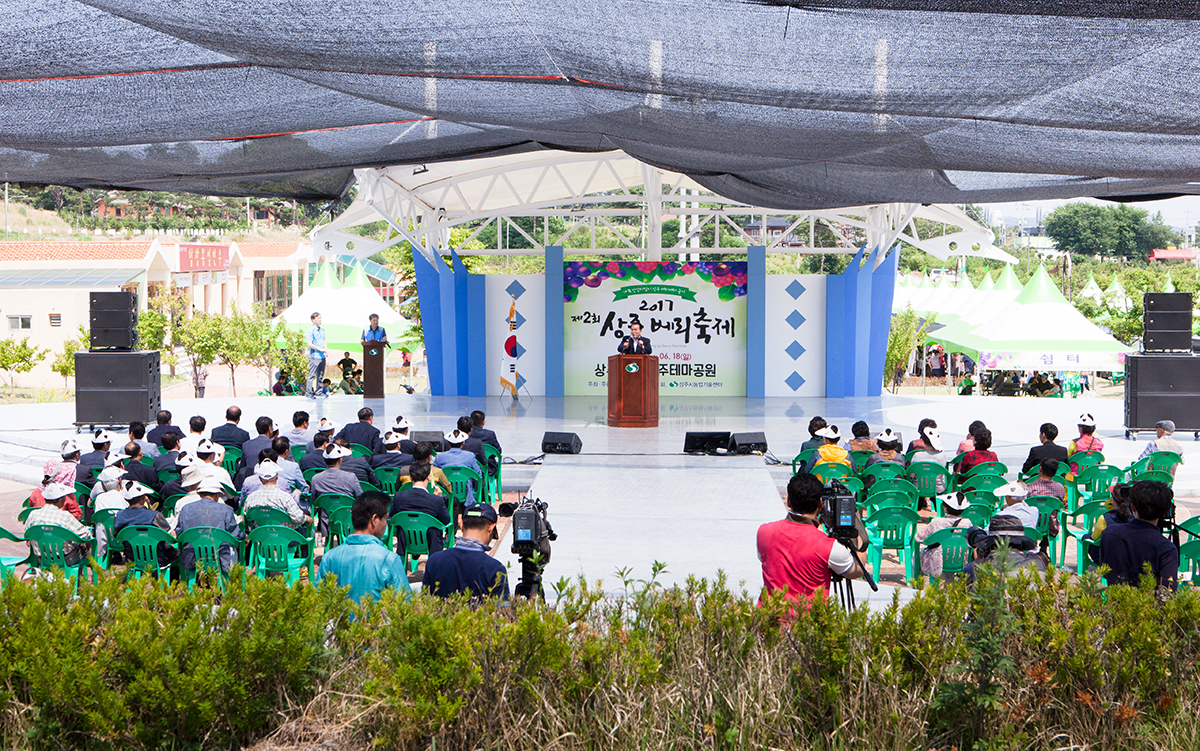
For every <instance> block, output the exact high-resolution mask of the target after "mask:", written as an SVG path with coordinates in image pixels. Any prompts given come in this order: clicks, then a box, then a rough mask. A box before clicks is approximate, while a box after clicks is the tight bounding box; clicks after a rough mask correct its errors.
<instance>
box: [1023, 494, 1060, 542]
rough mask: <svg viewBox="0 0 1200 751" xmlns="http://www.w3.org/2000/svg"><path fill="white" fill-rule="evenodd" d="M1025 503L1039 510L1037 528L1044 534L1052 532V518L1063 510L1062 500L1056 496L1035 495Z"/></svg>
mask: <svg viewBox="0 0 1200 751" xmlns="http://www.w3.org/2000/svg"><path fill="white" fill-rule="evenodd" d="M1025 503H1027V504H1029V505H1030V506H1033V507H1034V508H1036V509H1037V510H1038V520H1037V530H1038V532H1040V533H1041V534H1042V535H1043V536H1044V535H1048V534H1050V519H1052V518H1053V517H1054V516H1055V515H1056V514H1058V512H1059V511H1062V508H1063V505H1062V501H1060V500H1058V499H1057V498H1055V497H1054V496H1049V495H1035V496H1032V497H1030V498H1026V499H1025Z"/></svg>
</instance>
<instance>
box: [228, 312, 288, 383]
mask: <svg viewBox="0 0 1200 751" xmlns="http://www.w3.org/2000/svg"><path fill="white" fill-rule="evenodd" d="M226 325H227V330H228V332H229V336H228V338H229V339H230V340H231V341H232V343H233V345H234V346H232V347H231V349H230V352H229V356H230V357H231V358H237V360H238V362H240V363H243V364H246V365H252V366H254V367H255V368H258V369H259V370H261V371H262V372H263V374H264V375H265V376H266V379H267V388H270V387H271V382H272V381H273V378H272V376H273V375H274V372H275V370H276V368H278V367H280V366H281V365H283V363H284V359H283V353H282V352H281V351H280V348H279V344H278V341H279V339H280V338H282V337H283V332H284V325H283V322H282V321H280V322H278V323H273V322H272V321H271V311H270V309H269V308H268V307H267V306H266V305H262V304H260V305H257V306H255V307H254V308H253V309H252V310H251V311H250V312H248V313H243V312H241V311H240V310H237V309H236V308H235V309H234V311H233V315H232V316H230V317H229V318H227V319H226ZM230 373H231V375H232V368H231V370H230Z"/></svg>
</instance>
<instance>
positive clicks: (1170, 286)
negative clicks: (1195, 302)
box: [1162, 271, 1175, 292]
mask: <svg viewBox="0 0 1200 751" xmlns="http://www.w3.org/2000/svg"><path fill="white" fill-rule="evenodd" d="M1162 291H1163V292H1174V291H1175V282H1174V280H1172V279H1171V272H1170V271H1168V272H1167V281H1166V282H1165V283H1164V284H1163V288H1162Z"/></svg>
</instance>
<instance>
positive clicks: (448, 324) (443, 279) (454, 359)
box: [437, 261, 459, 396]
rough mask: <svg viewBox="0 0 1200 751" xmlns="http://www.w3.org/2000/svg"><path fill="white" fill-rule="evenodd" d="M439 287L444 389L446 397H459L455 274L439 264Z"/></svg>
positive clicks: (444, 265) (442, 264) (443, 264)
mask: <svg viewBox="0 0 1200 751" xmlns="http://www.w3.org/2000/svg"><path fill="white" fill-rule="evenodd" d="M437 266H438V286H439V287H440V288H441V300H440V302H441V305H440V306H439V307H440V308H441V311H442V326H441V331H440V332H439V333H440V334H441V336H442V388H443V392H442V393H443V395H444V396H458V393H459V389H458V345H457V343H456V341H455V340H456V339H458V323H457V321H458V308H457V306H456V305H455V296H454V291H455V289H454V272H453V271H451V270H450V268H449V267H448V266H446V264H445V263H442V262H440V261H439V262H438V264H437Z"/></svg>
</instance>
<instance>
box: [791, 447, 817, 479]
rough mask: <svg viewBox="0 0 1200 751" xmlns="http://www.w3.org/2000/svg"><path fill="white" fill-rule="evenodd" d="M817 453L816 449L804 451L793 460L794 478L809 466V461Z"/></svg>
mask: <svg viewBox="0 0 1200 751" xmlns="http://www.w3.org/2000/svg"><path fill="white" fill-rule="evenodd" d="M815 453H817V450H816V449H804V450H803V451H801V452H800V453H799V454H796V456H795V457H794V458H793V459H792V476H793V477H795V476H796V475H798V474H800V470H801V469H802V468H804V467H806V466H808V460H809V459H811V458H812V456H813V454H815Z"/></svg>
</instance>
